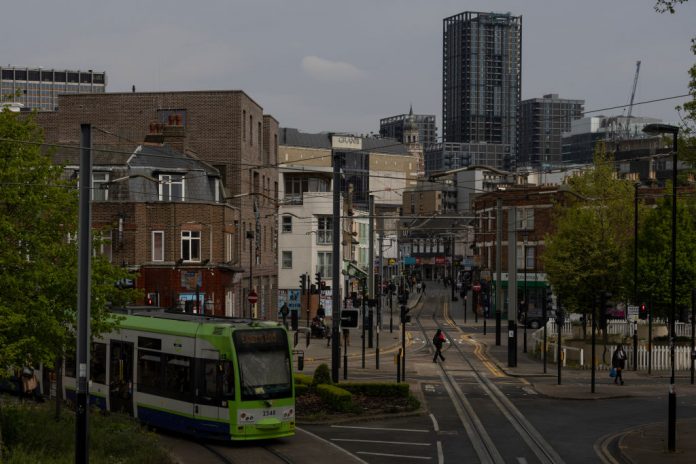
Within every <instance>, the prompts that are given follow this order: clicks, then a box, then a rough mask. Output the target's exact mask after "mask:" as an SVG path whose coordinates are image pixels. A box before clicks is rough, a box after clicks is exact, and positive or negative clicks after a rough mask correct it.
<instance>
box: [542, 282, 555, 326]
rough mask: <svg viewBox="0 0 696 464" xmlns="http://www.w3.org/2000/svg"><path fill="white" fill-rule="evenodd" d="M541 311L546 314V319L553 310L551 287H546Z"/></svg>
mask: <svg viewBox="0 0 696 464" xmlns="http://www.w3.org/2000/svg"><path fill="white" fill-rule="evenodd" d="M541 309H542V311H543V312H544V318H546V317H547V314H548V312H549V311H551V310H552V309H553V292H552V291H551V287H550V286H548V285H547V286H546V288H545V291H544V299H543V300H542V302H541Z"/></svg>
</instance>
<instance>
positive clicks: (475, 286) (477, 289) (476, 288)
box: [471, 283, 481, 292]
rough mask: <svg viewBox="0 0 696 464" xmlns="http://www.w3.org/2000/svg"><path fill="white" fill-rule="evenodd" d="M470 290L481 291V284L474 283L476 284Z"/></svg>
mask: <svg viewBox="0 0 696 464" xmlns="http://www.w3.org/2000/svg"><path fill="white" fill-rule="evenodd" d="M471 289H472V290H473V291H475V292H480V291H481V284H479V283H476V284H474V285H472V286H471Z"/></svg>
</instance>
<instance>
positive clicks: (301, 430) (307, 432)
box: [295, 427, 367, 464]
mask: <svg viewBox="0 0 696 464" xmlns="http://www.w3.org/2000/svg"><path fill="white" fill-rule="evenodd" d="M295 430H296V431H298V432H300V433H304V434H307V435H309V436H310V437H312V438H313V439H314V440H318V441H321V442H324V443H326V444H327V445H329V446H331V447H332V448H334V449H337V450H338V451H340V452H342V453H344V454H347V455H348V456H351V457H352V458H353V459H356V460H358V461H359V462H360V464H367V462H365V461H363V460H362V459H360V458H359V457H357V456H355V455H354V454H353V453H350V452H349V451H348V450H345V449H343V448H341V447H340V446H338V445H336V444H333V443H331V442H330V441H329V440H326V439H325V438H321V437H320V436H319V435H315V434H313V433H312V432H310V431H308V430H305V429H303V428H302V427H297V428H295Z"/></svg>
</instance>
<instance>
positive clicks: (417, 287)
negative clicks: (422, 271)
mask: <svg viewBox="0 0 696 464" xmlns="http://www.w3.org/2000/svg"><path fill="white" fill-rule="evenodd" d="M422 288H423V283H422V282H420V281H419V282H418V283H417V284H416V293H420V292H421V289H422Z"/></svg>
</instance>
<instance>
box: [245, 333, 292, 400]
mask: <svg viewBox="0 0 696 464" xmlns="http://www.w3.org/2000/svg"><path fill="white" fill-rule="evenodd" d="M233 339H234V346H235V349H236V351H237V361H238V363H239V375H240V385H241V396H242V401H248V400H263V399H273V398H287V397H289V396H291V395H292V375H291V373H290V350H289V347H288V339H287V335H286V334H285V331H283V330H282V329H257V330H238V331H236V332H234V334H233Z"/></svg>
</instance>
